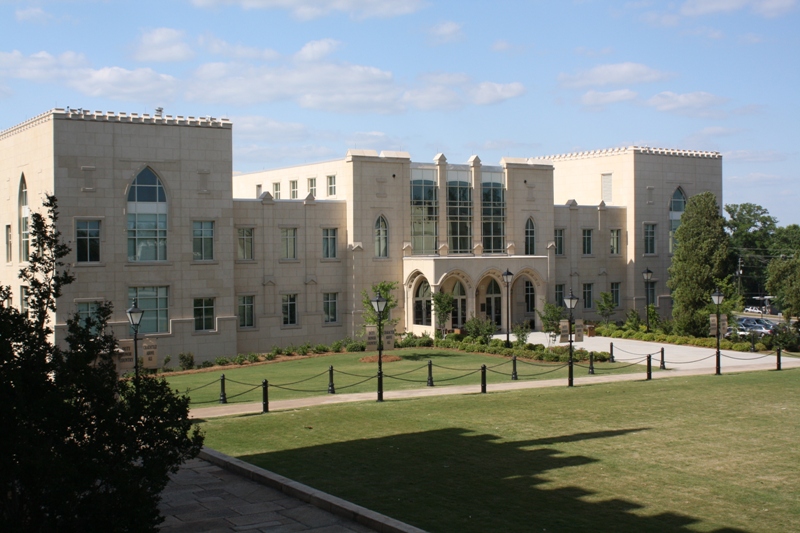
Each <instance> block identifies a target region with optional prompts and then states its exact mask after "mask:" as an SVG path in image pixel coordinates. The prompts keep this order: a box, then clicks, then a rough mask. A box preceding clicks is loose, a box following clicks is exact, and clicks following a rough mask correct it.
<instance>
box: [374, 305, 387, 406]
mask: <svg viewBox="0 0 800 533" xmlns="http://www.w3.org/2000/svg"><path fill="white" fill-rule="evenodd" d="M370 302H371V303H372V308H373V309H375V314H377V315H378V319H377V320H378V401H379V402H382V401H383V312H384V311H385V310H386V304H388V303H389V300H387V299H386V298H384V297H383V296H381V295H380V294H379V293H376V294H375V298H373V299H372V300H370Z"/></svg>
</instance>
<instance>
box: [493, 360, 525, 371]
mask: <svg viewBox="0 0 800 533" xmlns="http://www.w3.org/2000/svg"><path fill="white" fill-rule="evenodd" d="M517 360H518V361H519V359H517ZM510 362H511V359H509V360H508V361H503V362H502V363H497V364H496V365H492V366H487V367H486V370H489V369H490V368H497V367H498V366H503V365H507V364H508V363H510Z"/></svg>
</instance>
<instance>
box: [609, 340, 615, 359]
mask: <svg viewBox="0 0 800 533" xmlns="http://www.w3.org/2000/svg"><path fill="white" fill-rule="evenodd" d="M609 354H610V355H609V357H608V361H609V362H610V363H615V362H616V361H614V343H613V342H612V343H611V348H610V352H609Z"/></svg>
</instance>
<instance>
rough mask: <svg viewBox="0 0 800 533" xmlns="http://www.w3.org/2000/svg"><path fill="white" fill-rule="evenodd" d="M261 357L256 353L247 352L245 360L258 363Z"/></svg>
mask: <svg viewBox="0 0 800 533" xmlns="http://www.w3.org/2000/svg"><path fill="white" fill-rule="evenodd" d="M260 360H261V358H260V357H259V356H258V354H257V353H253V352H250V353H249V354H247V362H248V363H258V362H259V361H260Z"/></svg>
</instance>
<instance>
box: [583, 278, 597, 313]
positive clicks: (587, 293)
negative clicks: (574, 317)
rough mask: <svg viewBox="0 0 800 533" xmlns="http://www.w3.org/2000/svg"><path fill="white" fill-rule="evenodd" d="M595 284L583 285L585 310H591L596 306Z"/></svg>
mask: <svg viewBox="0 0 800 533" xmlns="http://www.w3.org/2000/svg"><path fill="white" fill-rule="evenodd" d="M593 288H594V284H593V283H584V284H583V308H584V309H591V308H592V307H593V306H594V299H593V298H592V289H593Z"/></svg>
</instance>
